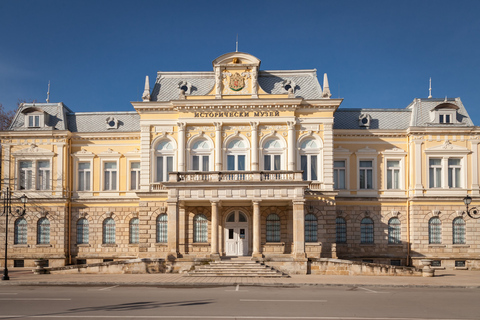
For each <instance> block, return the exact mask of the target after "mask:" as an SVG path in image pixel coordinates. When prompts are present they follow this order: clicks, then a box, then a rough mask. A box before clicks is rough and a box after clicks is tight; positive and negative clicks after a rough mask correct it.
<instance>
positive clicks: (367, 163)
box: [360, 161, 372, 168]
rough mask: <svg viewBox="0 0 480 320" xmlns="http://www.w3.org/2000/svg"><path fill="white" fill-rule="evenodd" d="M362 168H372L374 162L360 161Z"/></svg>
mask: <svg viewBox="0 0 480 320" xmlns="http://www.w3.org/2000/svg"><path fill="white" fill-rule="evenodd" d="M360 167H361V168H371V167H372V161H360Z"/></svg>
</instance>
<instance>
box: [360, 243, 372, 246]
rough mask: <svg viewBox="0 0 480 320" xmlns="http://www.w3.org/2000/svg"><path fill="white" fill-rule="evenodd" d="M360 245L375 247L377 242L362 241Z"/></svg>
mask: <svg viewBox="0 0 480 320" xmlns="http://www.w3.org/2000/svg"><path fill="white" fill-rule="evenodd" d="M360 246H362V247H374V246H375V243H360Z"/></svg>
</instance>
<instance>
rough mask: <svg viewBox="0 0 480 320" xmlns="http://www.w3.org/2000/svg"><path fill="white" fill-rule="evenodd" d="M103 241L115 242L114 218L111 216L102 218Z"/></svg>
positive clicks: (105, 242) (106, 242) (107, 242)
mask: <svg viewBox="0 0 480 320" xmlns="http://www.w3.org/2000/svg"><path fill="white" fill-rule="evenodd" d="M103 243H104V244H114V243H115V220H113V219H112V218H107V219H105V220H103Z"/></svg>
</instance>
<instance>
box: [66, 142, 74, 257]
mask: <svg viewBox="0 0 480 320" xmlns="http://www.w3.org/2000/svg"><path fill="white" fill-rule="evenodd" d="M66 148H67V147H66ZM71 150H72V140H71V139H69V140H68V150H66V152H65V153H64V154H65V155H66V157H67V161H66V163H67V168H66V169H67V174H66V175H65V176H66V177H67V192H66V196H67V203H68V232H67V234H68V241H67V246H68V247H67V256H68V264H69V265H70V264H72V252H71V248H70V247H71V236H72V230H71V229H72V226H71V225H72V202H71V197H72V194H71V190H72V189H71V188H72V183H73V182H72V177H71V172H72V168H71V160H70V151H71Z"/></svg>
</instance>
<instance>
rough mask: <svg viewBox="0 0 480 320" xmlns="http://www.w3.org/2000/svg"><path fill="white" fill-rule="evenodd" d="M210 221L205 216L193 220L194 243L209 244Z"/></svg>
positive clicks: (198, 216) (199, 215)
mask: <svg viewBox="0 0 480 320" xmlns="http://www.w3.org/2000/svg"><path fill="white" fill-rule="evenodd" d="M207 239H208V220H207V217H205V216H204V215H203V214H197V215H196V216H195V217H194V218H193V242H208V240H207Z"/></svg>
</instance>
